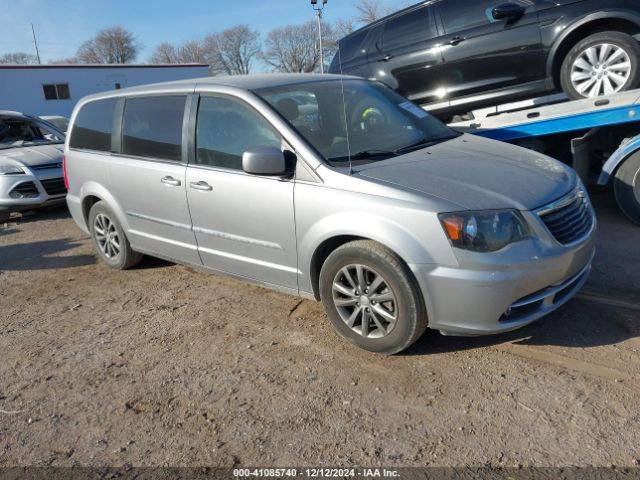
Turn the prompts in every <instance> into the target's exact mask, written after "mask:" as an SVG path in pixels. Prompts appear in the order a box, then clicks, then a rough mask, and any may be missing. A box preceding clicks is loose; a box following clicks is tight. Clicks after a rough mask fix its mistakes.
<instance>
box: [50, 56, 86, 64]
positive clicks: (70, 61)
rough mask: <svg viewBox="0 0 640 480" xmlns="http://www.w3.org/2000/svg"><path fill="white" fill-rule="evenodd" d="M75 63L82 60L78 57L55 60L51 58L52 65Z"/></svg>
mask: <svg viewBox="0 0 640 480" xmlns="http://www.w3.org/2000/svg"><path fill="white" fill-rule="evenodd" d="M73 63H80V61H79V60H78V58H77V57H66V58H54V59H53V60H49V64H51V65H65V64H66V65H68V64H73Z"/></svg>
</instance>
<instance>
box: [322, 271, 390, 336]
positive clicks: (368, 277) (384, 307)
mask: <svg viewBox="0 0 640 480" xmlns="http://www.w3.org/2000/svg"><path fill="white" fill-rule="evenodd" d="M332 294H333V303H334V305H335V306H336V309H337V311H338V314H339V315H340V318H341V319H342V321H344V323H345V324H346V325H347V326H348V327H349V328H350V329H351V330H353V331H354V332H356V333H357V334H359V335H362V336H363V337H367V338H382V337H386V336H387V335H389V333H391V331H392V330H393V328H394V327H395V326H396V322H397V319H398V302H397V300H396V296H395V294H394V293H393V291H392V290H391V288H390V287H389V285H388V284H387V281H386V280H385V279H384V278H383V277H382V275H380V274H379V273H378V272H376V271H375V270H373V269H372V268H371V267H367V266H365V265H357V264H354V265H347V266H345V267H343V268H341V269H340V271H338V273H337V274H336V276H335V278H334V280H333V284H332Z"/></svg>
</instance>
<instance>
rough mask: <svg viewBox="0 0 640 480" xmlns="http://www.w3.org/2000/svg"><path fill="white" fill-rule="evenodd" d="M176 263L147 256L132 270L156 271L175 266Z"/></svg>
mask: <svg viewBox="0 0 640 480" xmlns="http://www.w3.org/2000/svg"><path fill="white" fill-rule="evenodd" d="M174 265H175V263H173V262H169V261H168V260H163V259H161V258H157V257H150V256H149V255H145V256H144V257H142V260H141V261H140V263H139V264H137V265H136V266H135V267H133V268H132V270H154V269H156V268H167V267H172V266H174Z"/></svg>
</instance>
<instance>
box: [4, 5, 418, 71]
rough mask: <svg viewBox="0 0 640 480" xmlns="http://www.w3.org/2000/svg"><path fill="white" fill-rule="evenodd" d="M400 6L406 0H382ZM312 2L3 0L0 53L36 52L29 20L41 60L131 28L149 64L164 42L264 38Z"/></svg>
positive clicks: (337, 12) (348, 13)
mask: <svg viewBox="0 0 640 480" xmlns="http://www.w3.org/2000/svg"><path fill="white" fill-rule="evenodd" d="M381 1H382V3H384V4H385V5H387V6H389V7H390V8H392V9H394V10H396V9H399V8H401V7H403V6H405V5H406V4H407V3H408V2H407V0H381ZM355 14H356V12H355V9H354V8H353V0H329V2H328V4H327V6H326V8H325V10H324V19H325V20H326V21H328V22H334V21H336V20H338V19H341V18H342V19H348V18H351V17H354V16H355ZM314 19H315V16H314V12H313V10H312V8H311V4H310V1H309V0H178V1H176V0H55V1H52V0H18V1H15V0H0V55H3V54H5V53H10V52H18V51H20V52H28V53H33V54H35V48H34V44H33V37H32V34H31V23H33V26H34V28H35V31H36V36H37V40H38V47H39V49H40V56H41V59H42V62H43V63H47V62H48V61H50V60H55V59H59V58H65V57H71V56H73V55H74V54H75V53H76V50H77V49H78V47H79V46H80V44H81V43H82V42H83V41H85V40H88V39H90V38H92V37H93V36H94V35H95V33H96V32H97V31H98V30H100V29H102V28H106V27H111V26H115V25H120V26H122V27H124V28H126V29H128V30H131V31H132V32H133V33H134V34H135V35H137V37H138V41H139V42H140V43H141V44H142V50H141V52H140V55H139V56H138V61H139V62H147V61H148V59H149V56H150V55H151V53H152V52H153V50H154V49H155V48H156V47H157V46H158V45H159V44H160V43H162V42H163V41H169V42H171V43H174V44H182V43H184V42H187V41H189V40H193V39H196V38H201V37H204V36H205V35H207V34H208V33H213V32H218V31H222V30H224V29H225V28H228V27H231V26H234V25H237V24H241V23H244V24H248V25H249V26H250V27H252V28H254V29H256V30H258V31H260V32H261V33H262V34H263V36H264V35H266V33H268V32H269V31H270V30H272V29H273V28H276V27H279V26H283V25H288V24H294V23H303V22H306V21H309V20H314Z"/></svg>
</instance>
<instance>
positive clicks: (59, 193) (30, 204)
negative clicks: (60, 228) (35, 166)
mask: <svg viewBox="0 0 640 480" xmlns="http://www.w3.org/2000/svg"><path fill="white" fill-rule="evenodd" d="M25 170H27V172H26V173H25V174H23V175H0V211H5V212H6V211H9V212H19V211H21V210H28V209H32V208H39V207H44V206H49V205H57V204H62V203H64V200H65V196H66V191H64V180H63V177H62V169H60V168H52V169H47V170H42V171H38V172H33V171H30V170H29V169H25Z"/></svg>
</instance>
